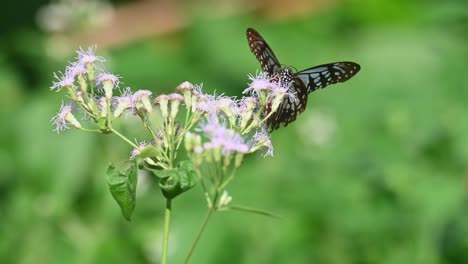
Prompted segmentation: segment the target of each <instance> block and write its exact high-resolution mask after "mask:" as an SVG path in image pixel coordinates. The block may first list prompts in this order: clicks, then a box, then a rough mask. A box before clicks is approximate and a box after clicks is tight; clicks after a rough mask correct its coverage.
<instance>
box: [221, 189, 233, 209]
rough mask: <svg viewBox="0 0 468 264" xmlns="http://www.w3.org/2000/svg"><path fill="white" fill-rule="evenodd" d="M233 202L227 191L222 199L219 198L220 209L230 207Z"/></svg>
mask: <svg viewBox="0 0 468 264" xmlns="http://www.w3.org/2000/svg"><path fill="white" fill-rule="evenodd" d="M231 201H232V197H231V196H230V195H229V194H228V192H227V191H226V190H225V191H224V192H223V194H221V197H220V198H219V202H218V208H223V207H226V206H228V205H229V203H230V202H231Z"/></svg>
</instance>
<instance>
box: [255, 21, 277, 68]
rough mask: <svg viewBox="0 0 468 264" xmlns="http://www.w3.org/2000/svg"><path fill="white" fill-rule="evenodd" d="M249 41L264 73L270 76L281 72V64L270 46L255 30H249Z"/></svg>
mask: <svg viewBox="0 0 468 264" xmlns="http://www.w3.org/2000/svg"><path fill="white" fill-rule="evenodd" d="M247 40H248V41H249V47H250V50H251V51H252V53H253V54H254V55H255V57H257V60H258V61H259V62H260V64H261V65H262V69H263V71H265V72H267V73H268V74H275V73H277V72H278V71H279V70H281V64H280V63H279V61H278V59H277V58H276V56H275V54H274V53H273V51H272V50H271V48H270V46H268V44H267V43H266V41H265V40H264V39H263V38H262V36H260V34H259V33H258V32H257V31H255V29H252V28H249V29H247Z"/></svg>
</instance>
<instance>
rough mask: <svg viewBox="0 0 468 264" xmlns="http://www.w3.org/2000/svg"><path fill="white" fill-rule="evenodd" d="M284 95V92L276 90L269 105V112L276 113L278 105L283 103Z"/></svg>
mask: <svg viewBox="0 0 468 264" xmlns="http://www.w3.org/2000/svg"><path fill="white" fill-rule="evenodd" d="M285 95H286V91H285V90H284V89H277V90H276V92H275V94H274V97H273V102H272V103H271V111H272V112H276V110H278V107H279V105H280V104H281V102H283V98H284V96H285Z"/></svg>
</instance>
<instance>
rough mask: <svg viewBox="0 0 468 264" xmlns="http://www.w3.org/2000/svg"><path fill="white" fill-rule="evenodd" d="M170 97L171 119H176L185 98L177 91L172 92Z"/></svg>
mask: <svg viewBox="0 0 468 264" xmlns="http://www.w3.org/2000/svg"><path fill="white" fill-rule="evenodd" d="M168 98H169V100H170V101H171V119H172V120H174V119H175V118H176V116H177V113H178V112H179V105H180V102H182V101H183V100H184V98H183V97H182V96H181V95H180V94H177V93H173V94H170V95H169V96H168Z"/></svg>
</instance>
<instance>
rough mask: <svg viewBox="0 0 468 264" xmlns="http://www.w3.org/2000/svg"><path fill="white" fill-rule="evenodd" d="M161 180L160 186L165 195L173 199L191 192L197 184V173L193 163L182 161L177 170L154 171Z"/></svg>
mask: <svg viewBox="0 0 468 264" xmlns="http://www.w3.org/2000/svg"><path fill="white" fill-rule="evenodd" d="M153 172H155V173H156V175H157V176H158V177H159V178H160V181H159V186H160V187H161V190H162V193H163V195H164V196H165V197H166V198H168V199H173V198H175V197H177V196H178V195H180V194H182V193H184V192H186V191H188V190H190V189H191V188H193V187H194V186H195V185H196V183H197V179H198V177H197V172H196V170H195V167H194V165H193V163H192V162H191V161H182V162H180V163H179V166H178V167H177V168H174V169H171V170H159V171H153Z"/></svg>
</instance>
